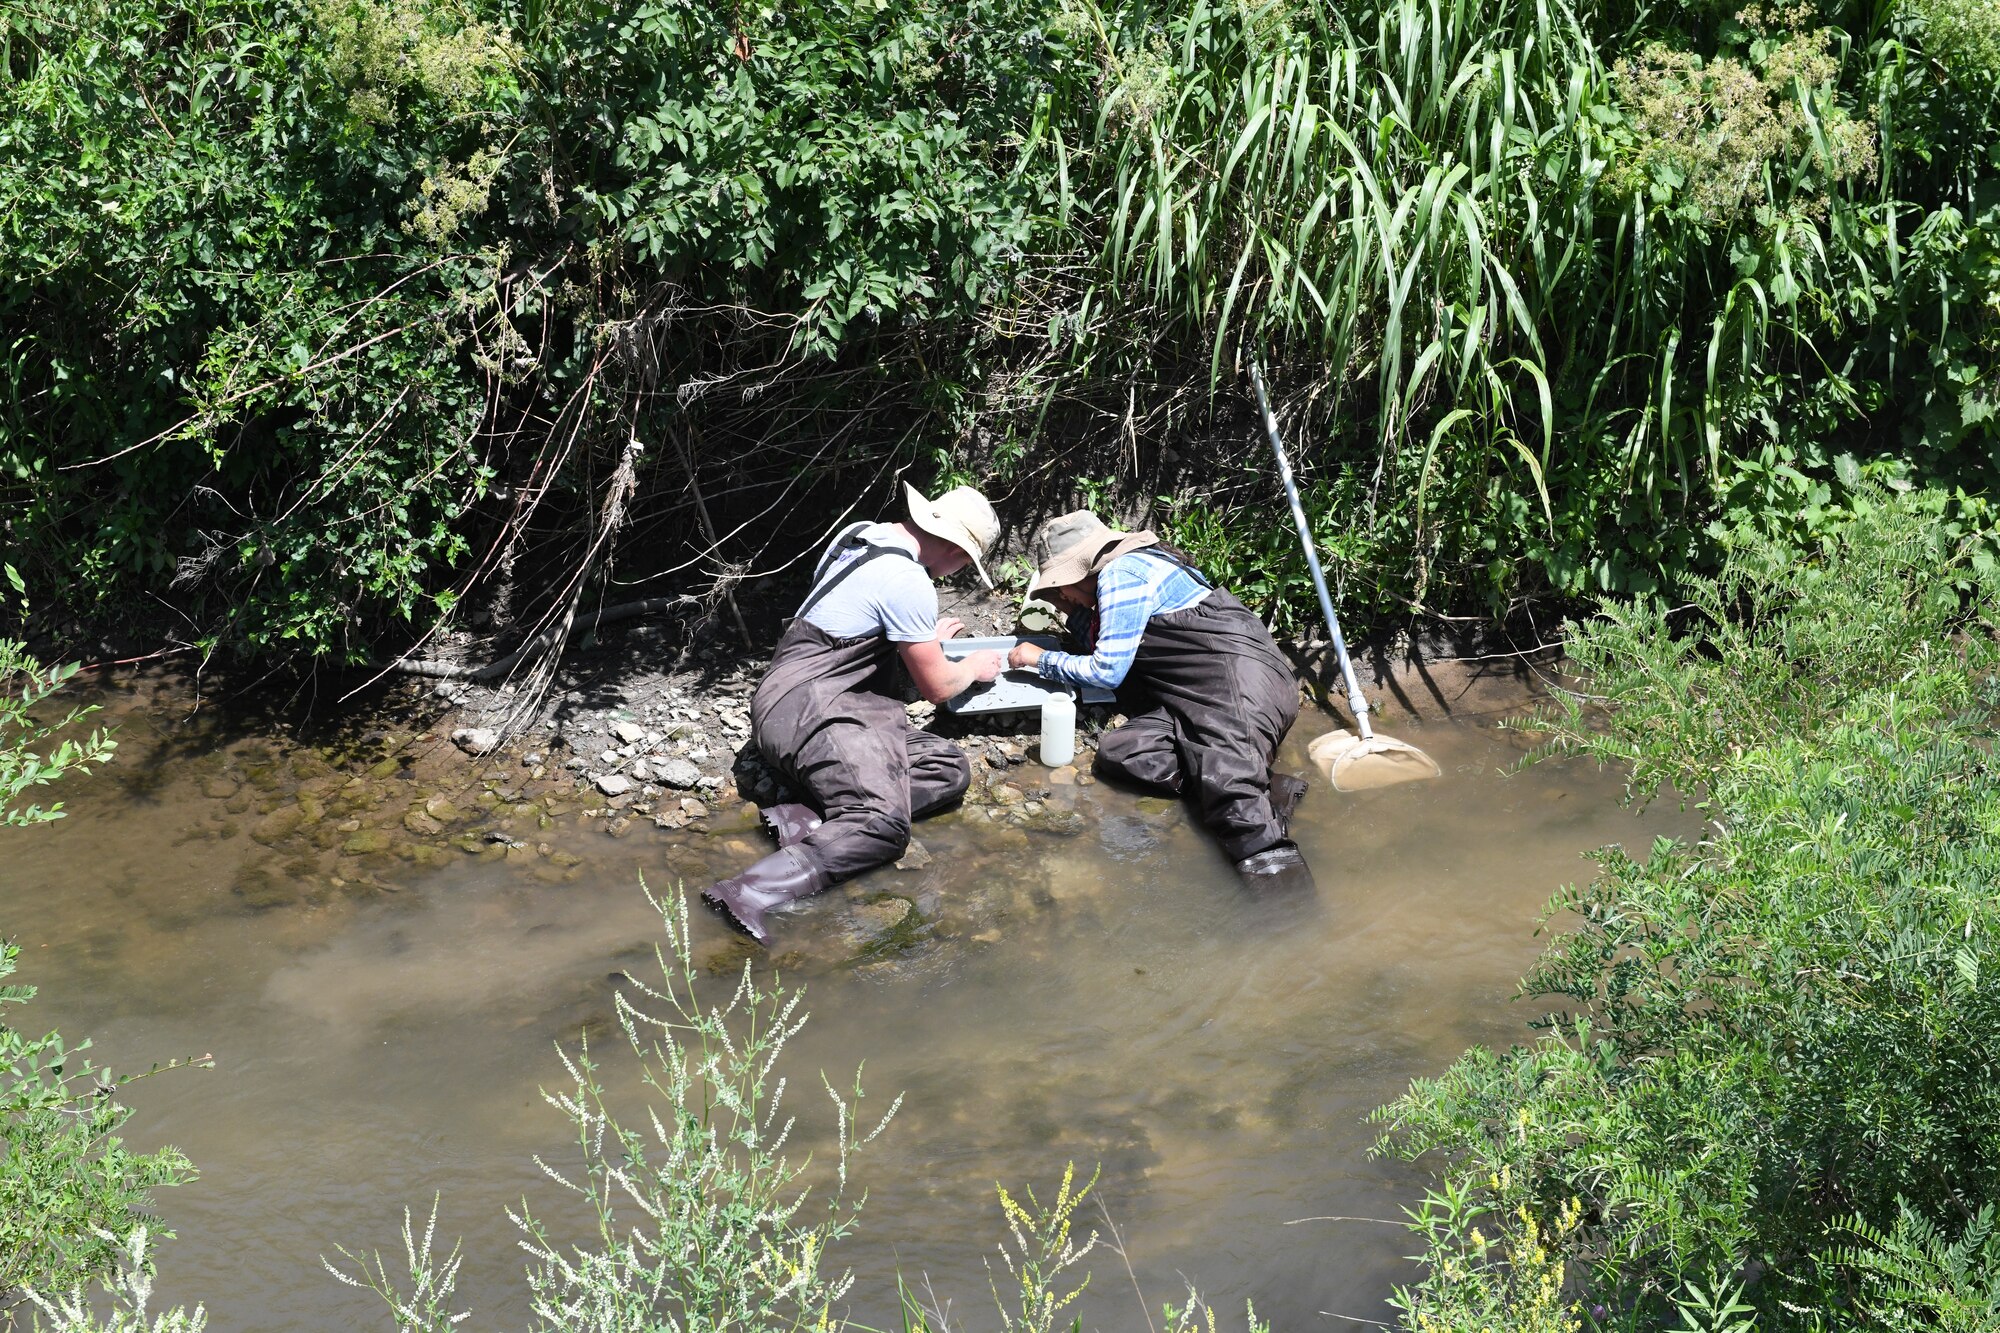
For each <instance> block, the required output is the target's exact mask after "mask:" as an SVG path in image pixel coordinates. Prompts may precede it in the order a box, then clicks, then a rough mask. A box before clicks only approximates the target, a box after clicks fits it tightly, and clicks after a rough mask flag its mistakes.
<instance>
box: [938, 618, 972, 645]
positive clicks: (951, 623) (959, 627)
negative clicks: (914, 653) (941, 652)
mask: <svg viewBox="0 0 2000 1333" xmlns="http://www.w3.org/2000/svg"><path fill="white" fill-rule="evenodd" d="M937 629H938V638H939V639H940V640H943V639H951V638H956V637H957V636H958V635H960V634H963V633H964V632H965V622H964V621H963V620H960V619H959V618H958V617H957V616H946V617H945V618H944V619H943V620H940V621H938V626H937Z"/></svg>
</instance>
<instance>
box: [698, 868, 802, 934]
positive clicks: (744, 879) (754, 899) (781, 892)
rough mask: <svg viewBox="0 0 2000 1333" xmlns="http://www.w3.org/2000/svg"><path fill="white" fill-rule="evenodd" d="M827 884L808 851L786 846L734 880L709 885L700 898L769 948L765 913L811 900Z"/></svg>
mask: <svg viewBox="0 0 2000 1333" xmlns="http://www.w3.org/2000/svg"><path fill="white" fill-rule="evenodd" d="M827 882H828V881H827V878H826V872H825V871H824V870H821V869H820V868H819V862H817V861H815V860H814V859H813V857H812V854H811V853H810V852H805V851H801V850H800V849H799V848H796V847H786V848H784V849H782V850H780V851H776V852H773V853H771V854H770V855H769V856H767V857H765V858H764V859H763V860H761V861H759V862H758V863H757V864H756V865H753V866H751V867H750V868H749V869H748V870H746V871H744V872H743V873H742V874H740V875H737V876H736V877H734V878H733V879H725V880H721V881H719V882H718V883H715V884H711V885H709V886H708V887H707V888H705V889H703V890H702V891H701V896H702V897H704V898H706V899H707V900H708V901H709V902H711V903H714V904H715V905H716V906H717V907H720V908H721V909H722V910H723V911H724V912H725V913H727V914H728V916H729V918H730V920H732V921H734V922H735V923H736V924H737V925H738V926H741V927H742V928H743V932H744V933H745V934H747V935H748V936H749V937H750V938H751V939H753V940H755V941H757V943H759V944H763V945H767V946H768V945H769V944H770V943H771V933H770V932H769V931H767V930H766V929H764V913H766V912H768V911H770V910H771V909H772V908H774V907H782V906H784V905H785V904H786V903H791V902H797V901H798V900H799V899H801V898H810V897H812V895H814V894H815V893H818V892H820V891H821V890H823V889H824V888H826V886H827Z"/></svg>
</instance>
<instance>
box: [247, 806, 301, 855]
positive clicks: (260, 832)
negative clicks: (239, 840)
mask: <svg viewBox="0 0 2000 1333" xmlns="http://www.w3.org/2000/svg"><path fill="white" fill-rule="evenodd" d="M303 823H305V813H304V812H303V811H301V810H300V809H299V808H298V807H297V806H296V805H281V806H279V807H278V808H277V809H276V810H273V811H272V812H271V813H270V814H268V815H265V816H264V817H263V818H262V819H260V820H258V821H257V822H256V823H255V824H252V825H251V826H250V837H251V839H252V840H253V841H256V842H261V843H263V844H264V845H265V846H266V847H269V846H272V845H273V844H275V843H280V842H283V841H284V840H285V839H287V838H289V837H291V836H292V835H293V834H294V833H297V832H298V831H299V826H300V825H301V824H303Z"/></svg>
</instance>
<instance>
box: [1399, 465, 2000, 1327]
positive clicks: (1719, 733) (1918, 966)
mask: <svg viewBox="0 0 2000 1333" xmlns="http://www.w3.org/2000/svg"><path fill="white" fill-rule="evenodd" d="M1939 500H1940V498H1939V497H1935V496H1921V497H1916V498H1913V499H1906V500H1899V501H1896V502H1893V503H1883V502H1879V501H1878V500H1874V499H1869V498H1867V497H1864V504H1863V506H1862V510H1861V512H1860V513H1859V514H1857V515H1856V516H1855V517H1854V518H1853V519H1852V520H1851V521H1850V522H1849V523H1847V524H1845V525H1843V526H1842V527H1841V528H1840V530H1839V532H1838V535H1837V536H1836V537H1834V538H1833V539H1831V540H1830V542H1829V545H1828V549H1827V550H1826V551H1825V552H1824V553H1823V555H1822V556H1820V557H1819V558H1813V559H1808V560H1803V561H1802V560H1800V559H1799V558H1798V553H1797V552H1796V551H1795V550H1793V549H1791V548H1789V547H1787V546H1783V545H1778V544H1774V543H1771V542H1768V541H1766V540H1763V539H1760V538H1756V537H1754V536H1748V535H1746V536H1744V537H1743V538H1742V539H1741V540H1740V542H1739V543H1738V544H1736V545H1735V546H1734V547H1733V549H1732V551H1731V554H1730V558H1729V561H1728V563H1727V565H1726V566H1725V568H1724V570H1723V572H1722V573H1721V574H1720V575H1719V576H1718V577H1715V578H1709V579H1703V580H1700V581H1698V582H1697V583H1696V584H1695V587H1694V592H1693V596H1692V598H1691V605H1690V606H1688V607H1687V608H1685V609H1684V610H1682V611H1680V612H1678V613H1669V612H1667V611H1666V610H1664V609H1662V608H1659V607H1657V606H1641V607H1637V608H1626V609H1621V608H1616V607H1613V608H1609V609H1608V610H1607V614H1606V615H1605V617H1604V618H1602V619H1600V620H1597V621H1594V622H1591V623H1589V624H1586V625H1584V626H1581V627H1580V628H1578V629H1577V630H1576V631H1575V632H1574V634H1573V636H1572V638H1571V645H1572V648H1573V649H1574V651H1575V652H1576V655H1577V657H1578V660H1579V662H1580V663H1581V664H1583V665H1585V666H1587V667H1588V668H1589V669H1590V676H1591V678H1592V679H1593V681H1594V682H1595V685H1594V687H1593V688H1594V689H1595V690H1597V691H1599V692H1600V693H1601V695H1602V698H1601V699H1598V700H1582V699H1578V700H1575V701H1572V702H1571V704H1570V705H1569V707H1568V708H1567V709H1565V710H1562V711H1560V712H1558V713H1555V714H1552V715H1551V716H1549V717H1547V718H1545V719H1543V720H1544V721H1545V722H1547V723H1548V724H1549V725H1550V726H1551V727H1552V728H1553V729H1554V732H1555V738H1556V740H1555V744H1556V746H1557V748H1559V749H1561V750H1566V751H1575V752H1582V753H1587V754H1592V755H1596V756H1597V757H1599V758H1601V759H1605V760H1610V761H1615V762H1618V763H1620V764H1629V765H1630V766H1631V769H1632V773H1633V783H1634V789H1635V791H1636V792H1637V793H1639V794H1650V793H1653V792H1656V791H1658V790H1660V789H1661V788H1662V787H1663V786H1664V785H1666V784H1671V786H1672V788H1673V789H1675V790H1678V791H1680V792H1683V793H1688V794H1691V795H1693V794H1698V795H1699V796H1700V799H1701V802H1702V808H1703V811H1704V813H1705V814H1706V815H1707V816H1708V818H1709V821H1710V822H1709V824H1708V830H1709V831H1708V832H1707V833H1705V834H1704V835H1703V836H1702V837H1701V839H1700V840H1699V841H1698V842H1697V843H1694V844H1693V845H1688V844H1682V843H1674V842H1662V843H1660V844H1659V845H1656V846H1655V847H1653V848H1652V849H1651V851H1650V852H1649V853H1647V854H1645V855H1644V856H1633V855H1630V854H1628V853H1626V852H1624V851H1622V850H1619V849H1616V848H1613V849H1608V850H1606V851H1605V852H1603V853H1601V854H1600V856H1599V858H1598V859H1599V866H1600V874H1599V876H1598V877H1597V878H1596V879H1595V880H1594V881H1592V882H1591V883H1589V884H1585V885H1580V886H1576V887H1573V888H1571V889H1568V890H1566V891H1565V892H1563V893H1562V894H1560V895H1559V896H1558V897H1557V898H1556V899H1555V901H1554V903H1553V905H1552V908H1551V917H1552V921H1553V922H1554V923H1555V924H1556V925H1557V926H1558V927H1559V929H1558V933H1556V934H1555V936H1554V938H1553V939H1552V941H1551V942H1550V944H1549V946H1548V949H1547V950H1546V952H1545V953H1544V955H1543V957H1542V959H1541V962H1540V964H1539V965H1538V966H1537V967H1536V969H1535V970H1534V972H1533V973H1532V974H1531V975H1530V976H1529V977H1528V978H1527V980H1526V981H1525V982H1524V984H1523V991H1524V993H1525V994H1527V995H1528V996H1530V997H1532V998H1533V999H1534V1001H1535V1002H1536V1003H1537V1004H1538V1005H1541V1006H1545V1007H1547V1008H1548V1009H1549V1010H1550V1013H1549V1017H1548V1019H1547V1020H1546V1022H1545V1024H1544V1027H1545V1031H1544V1033H1543V1035H1542V1037H1541V1038H1540V1040H1538V1041H1536V1042H1535V1043H1533V1044H1532V1045H1526V1046H1519V1047H1516V1048H1514V1049H1512V1050H1510V1051H1507V1052H1504V1053H1498V1052H1491V1051H1485V1050H1475V1051H1472V1052H1470V1053H1468V1054H1467V1055H1466V1056H1465V1057H1464V1058H1463V1059H1461V1060H1459V1061H1458V1062H1457V1063H1456V1064H1455V1065H1454V1066H1453V1067H1452V1068H1451V1069H1450V1070H1449V1071H1447V1072H1446V1073H1445V1074H1444V1075H1443V1076H1442V1077H1440V1078H1437V1079H1432V1080H1420V1081H1418V1082H1417V1083H1416V1084H1414V1085H1413V1086H1412V1088H1411V1090H1410V1092H1409V1093H1408V1094H1406V1095H1405V1096H1404V1097H1403V1098H1402V1099H1401V1100H1399V1101H1397V1102H1396V1103H1395V1104H1394V1105H1392V1106H1390V1107H1388V1108H1386V1109H1385V1110H1384V1112H1383V1113H1382V1115H1383V1117H1384V1119H1385V1120H1386V1121H1387V1122H1388V1124H1389V1125H1390V1126H1391V1131H1392V1132H1391V1135H1390V1137H1389V1138H1388V1139H1387V1140H1385V1142H1386V1143H1387V1144H1390V1145H1393V1146H1394V1147H1395V1148H1396V1149H1397V1150H1399V1151H1403V1152H1408V1153H1413V1154H1414V1153H1421V1152H1425V1151H1429V1150H1433V1149H1442V1150H1444V1152H1445V1153H1446V1154H1447V1155H1448V1156H1447V1158H1446V1161H1447V1163H1448V1164H1447V1166H1446V1178H1445V1180H1444V1182H1443V1184H1442V1186H1441V1187H1440V1190H1439V1191H1438V1193H1437V1194H1436V1195H1435V1197H1434V1198H1432V1199H1431V1200H1430V1202H1429V1204H1428V1205H1427V1206H1426V1208H1425V1210H1424V1214H1423V1217H1422V1219H1421V1221H1422V1229H1423V1230H1425V1231H1426V1232H1427V1234H1428V1238H1429V1242H1430V1248H1429V1254H1428V1274H1427V1277H1426V1280H1425V1281H1424V1282H1423V1283H1422V1284H1421V1286H1419V1287H1418V1288H1417V1289H1415V1290H1414V1291H1412V1292H1409V1293H1406V1295H1405V1307H1406V1311H1407V1314H1408V1321H1407V1322H1408V1325H1409V1326H1410V1327H1411V1328H1414V1329H1468V1330H1469V1329H1472V1328H1478V1327H1482V1326H1484V1324H1485V1323H1486V1322H1491V1324H1492V1326H1494V1327H1504V1328H1515V1329H1522V1330H1526V1329H1548V1330H1556V1329H1577V1328H1582V1327H1586V1326H1587V1327H1591V1328H1616V1329H1633V1330H1639V1329H1661V1330H1664V1329H1669V1328H1679V1329H1696V1330H1707V1329H1717V1330H1722V1329H1729V1330H1738V1331H1744V1330H1750V1329H1759V1330H1780V1329H1797V1330H1829V1331H1830V1330H1839V1329H1856V1330H1859V1329H1937V1330H1972V1329H1990V1328H1994V1327H1996V1326H2000V1233H1996V1231H1995V1214H1996V1209H2000V1137H1996V1126H2000V1063H1996V1060H1995V1057H1994V1052H1993V1048H1992V1033H1993V1031H1994V1024H1995V1023H1996V1021H2000V899H1996V897H1995V894H1994V886H1995V884H1996V883H2000V756H1996V754H1995V752H1994V748H1993V740H1994V736H1995V731H1996V725H2000V625H1996V623H1995V622H1994V620H1993V608H1994V607H1996V606H2000V571H1996V569H1995V568H1994V567H1993V565H1992V564H1991V562H1990V561H1986V562H1983V563H1977V564H1976V563H1975V562H1974V560H1973V558H1972V556H1973V554H1974V553H1973V552H1971V551H1969V550H1968V549H1967V548H1966V545H1965V543H1964V541H1963V539H1962V538H1960V537H1958V536H1955V535H1953V534H1952V533H1950V531H1949V530H1948V526H1947V525H1946V524H1944V523H1942V522H1941V521H1940V520H1939V518H1938V515H1937V513H1936V509H1937V507H1938V504H1939ZM1968 607H1969V608H1970V613H1969V614H1968V613H1967V610H1966V608H1968ZM1593 703H1601V704H1602V705H1603V706H1604V708H1605V709H1606V710H1608V714H1607V715H1606V716H1605V717H1604V718H1603V719H1602V720H1601V721H1600V720H1599V719H1598V717H1597V716H1596V715H1595V714H1594V713H1593V712H1592V711H1590V710H1591V705H1592V704H1593Z"/></svg>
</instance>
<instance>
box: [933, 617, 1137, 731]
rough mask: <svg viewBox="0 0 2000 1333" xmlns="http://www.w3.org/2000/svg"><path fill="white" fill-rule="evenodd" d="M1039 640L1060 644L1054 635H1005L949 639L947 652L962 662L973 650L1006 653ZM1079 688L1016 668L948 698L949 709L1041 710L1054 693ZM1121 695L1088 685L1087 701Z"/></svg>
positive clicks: (1105, 700) (1050, 645) (1098, 701)
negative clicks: (1018, 644) (1017, 645)
mask: <svg viewBox="0 0 2000 1333" xmlns="http://www.w3.org/2000/svg"><path fill="white" fill-rule="evenodd" d="M1022 642H1026V643H1038V644H1040V645H1041V646H1042V647H1044V648H1054V647H1057V646H1058V645H1059V643H1060V640H1058V639H1057V638H1056V637H1055V636H1054V635H1052V634H1051V635H1044V634H1024V635H1022V636H1021V637H1020V638H1015V637H1014V636H1013V635H1001V636H996V637H992V638H985V639H946V640H945V641H944V644H943V647H944V655H945V656H946V657H948V658H950V659H951V660H952V661H954V662H955V661H958V660H959V659H960V658H962V657H965V656H966V655H967V654H969V653H976V652H980V651H982V650H984V649H993V650H994V651H997V652H1000V653H1005V652H1006V651H1007V650H1008V649H1010V648H1012V647H1013V646H1014V645H1015V644H1017V643H1022ZM1075 693H1076V688H1075V687H1074V686H1071V685H1064V684H1061V683H1060V682H1057V681H1053V680H1044V679H1043V678H1042V677H1041V676H1040V675H1039V674H1038V673H1037V672H1035V671H1034V670H1032V669H1031V668H1028V667H1014V668H1009V669H1008V670H1006V671H1003V672H1001V673H1000V675H999V678H998V679H996V680H993V681H991V682H989V683H985V684H980V685H974V686H973V687H972V688H971V689H969V690H967V691H965V692H964V693H963V694H959V695H956V696H954V697H952V698H950V699H947V700H946V701H945V705H944V706H945V708H947V709H948V710H950V711H951V712H954V713H971V714H979V713H1022V712H1032V713H1038V712H1040V711H1041V708H1042V702H1043V700H1045V699H1047V698H1048V697H1049V696H1051V695H1058V694H1075ZM1116 697H1117V696H1116V695H1114V694H1113V693H1112V692H1111V691H1110V690H1107V689H1103V688H1101V687H1099V686H1096V685H1091V686H1086V687H1085V688H1084V690H1083V701H1084V702H1085V703H1087V704H1103V703H1110V702H1111V701H1112V700H1113V699H1114V698H1116Z"/></svg>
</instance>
